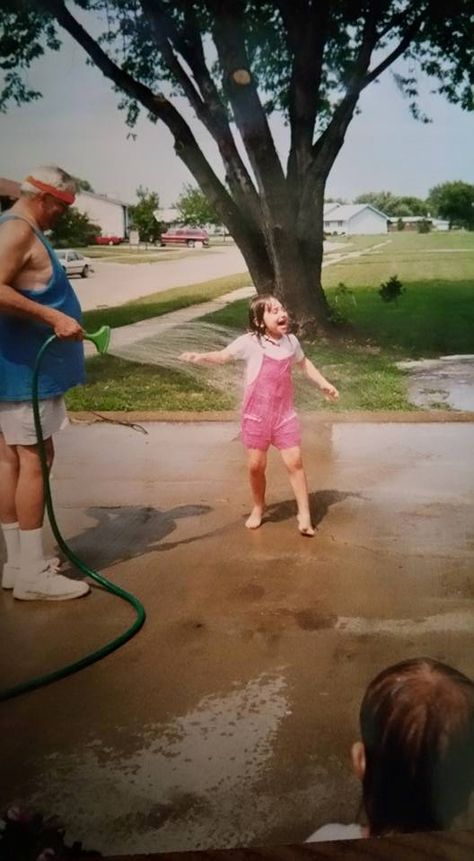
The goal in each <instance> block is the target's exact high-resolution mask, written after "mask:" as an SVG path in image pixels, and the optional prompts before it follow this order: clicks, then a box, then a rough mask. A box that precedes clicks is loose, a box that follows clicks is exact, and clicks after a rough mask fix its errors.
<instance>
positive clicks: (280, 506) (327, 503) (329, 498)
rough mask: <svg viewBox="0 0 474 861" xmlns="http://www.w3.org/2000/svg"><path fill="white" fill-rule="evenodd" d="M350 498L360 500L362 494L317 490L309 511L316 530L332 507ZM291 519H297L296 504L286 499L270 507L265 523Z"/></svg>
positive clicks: (312, 494) (311, 499) (311, 494)
mask: <svg viewBox="0 0 474 861" xmlns="http://www.w3.org/2000/svg"><path fill="white" fill-rule="evenodd" d="M349 497H356V498H358V499H360V497H361V494H360V493H353V492H351V491H343V490H316V491H314V492H313V493H310V494H309V509H310V512H311V520H312V522H313V526H314V527H315V528H317V527H318V526H319V524H320V523H321V522H322V521H323V520H324V518H325V517H326V514H327V513H328V511H329V509H330V507H331V506H332V505H336V504H337V503H338V502H344V500H345V499H347V498H349ZM291 517H296V502H295V500H294V499H285V500H283V502H276V503H274V504H273V505H269V506H268V509H267V511H266V513H265V516H264V518H263V519H264V522H265V521H268V522H270V523H281V522H282V521H283V520H289V519H290V518H291Z"/></svg>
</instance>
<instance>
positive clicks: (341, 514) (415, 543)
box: [0, 422, 474, 854]
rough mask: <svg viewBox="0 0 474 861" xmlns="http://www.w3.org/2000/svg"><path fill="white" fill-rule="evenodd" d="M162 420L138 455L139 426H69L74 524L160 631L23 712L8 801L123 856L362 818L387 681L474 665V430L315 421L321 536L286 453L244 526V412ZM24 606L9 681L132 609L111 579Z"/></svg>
mask: <svg viewBox="0 0 474 861" xmlns="http://www.w3.org/2000/svg"><path fill="white" fill-rule="evenodd" d="M147 429H148V431H149V433H148V435H147V436H146V437H142V436H141V435H140V436H139V435H137V434H135V436H134V440H135V439H139V444H136V443H135V441H134V442H133V445H132V443H131V439H130V434H133V431H129V430H127V429H124V428H110V427H109V428H107V429H105V428H103V427H95V426H94V427H90V428H86V429H84V428H76V429H73V431H72V433H71V435H70V436H69V434H65V435H64V436H63V437H62V436H60V437H59V439H58V457H57V468H56V477H55V496H56V499H59V500H60V504H59V505H58V515H59V519H60V522H61V524H62V525H63V528H64V530H65V534H66V537H69V538H70V539H71V540H72V542H73V545H74V542H75V550H76V552H78V554H79V555H81V554H82V555H84V556H86V554H88V556H89V559H91V561H92V558H95V560H99V559H103V560H105V561H104V563H101V564H99V567H105V569H106V570H104V574H105V575H106V576H110V577H111V579H113V580H115V581H116V582H118V583H120V585H123V586H125V588H128V589H130V590H131V591H134V592H135V593H136V594H137V595H138V596H139V597H140V598H141V599H142V600H143V601H144V603H145V605H146V608H147V612H148V621H147V623H146V625H145V627H144V628H143V630H142V631H141V632H140V635H139V636H138V637H136V638H135V639H134V640H132V641H131V642H130V643H129V644H127V646H126V647H125V648H124V649H121V650H120V651H119V652H117V653H115V654H112V655H110V656H109V657H108V658H107V659H106V660H104V661H102V662H100V663H99V664H97V665H95V666H94V667H91V668H89V669H88V670H86V671H84V672H82V673H80V674H78V675H76V676H74V677H71V678H69V679H66V680H64V681H63V682H62V683H61V684H59V685H55V686H52V687H49V688H46V689H43V690H41V691H37V692H36V693H35V694H34V695H31V696H28V697H23V698H21V699H18V700H17V701H12V702H10V703H6V704H5V705H4V706H3V707H2V710H1V713H0V739H2V741H1V742H0V745H1V751H2V772H3V774H2V778H3V779H2V786H1V787H0V803H1V804H6V803H9V802H10V801H11V800H12V798H14V799H19V800H22V801H23V802H26V803H29V804H33V806H36V807H39V808H41V809H43V810H45V811H46V812H47V813H57V814H59V815H60V816H61V817H62V818H63V820H64V821H65V823H66V824H67V828H68V837H69V836H70V837H71V839H82V840H84V842H86V843H87V844H89V845H94V846H96V847H97V848H98V849H100V850H101V851H103V852H106V851H107V852H109V853H110V852H115V853H117V854H123V853H124V852H127V851H130V852H132V851H137V852H138V851H140V852H147V851H150V852H151V851H160V850H161V851H174V850H181V849H204V848H212V847H213V848H223V847H230V846H236V845H264V844H271V843H273V844H275V843H281V844H284V843H291V842H297V841H302V840H303V839H304V838H305V837H306V836H307V835H308V834H309V833H310V832H311V831H313V830H314V829H315V828H316V827H318V825H321V824H324V822H328V821H334V820H336V821H337V820H339V821H354V816H355V815H356V812H357V807H358V804H359V799H360V791H359V787H358V784H357V782H356V781H355V779H354V778H352V777H351V773H350V767H349V750H350V745H351V743H352V741H353V740H354V739H355V738H356V737H357V714H358V709H359V705H360V699H361V695H362V693H363V690H364V688H365V686H366V684H367V682H368V681H369V679H370V678H372V677H373V675H375V673H376V672H378V671H379V669H381V668H382V667H383V666H386V665H388V664H390V663H393V662H394V661H396V660H401V659H402V658H404V657H407V656H410V655H411V656H413V655H416V654H418V655H419V654H430V655H433V656H434V657H438V658H439V659H440V660H444V661H446V662H447V663H450V664H453V665H454V666H457V667H459V669H461V670H463V671H464V672H467V673H468V674H472V670H473V659H472V649H471V645H472V633H471V632H472V623H473V621H474V619H473V613H472V595H473V588H474V584H473V576H472V571H473V566H472V555H473V539H474V535H473V526H472V502H473V499H474V474H473V468H472V450H473V444H474V428H473V427H471V426H469V425H463V426H461V425H458V426H456V427H454V426H452V425H447V426H446V425H444V426H442V427H438V426H435V425H430V426H416V425H415V426H412V425H411V426H409V427H408V426H405V425H397V426H394V425H378V426H374V427H371V426H356V425H345V426H344V427H342V426H338V425H330V423H329V424H328V425H327V426H325V427H324V428H323V429H321V427H320V425H316V424H315V425H313V424H311V422H309V423H306V425H305V431H304V433H305V437H304V442H305V445H306V449H305V450H306V452H307V454H306V467H307V471H308V478H309V481H310V486H311V505H312V511H313V516H314V517H315V520H316V521H317V523H318V525H319V529H318V532H317V536H316V537H315V538H314V539H313V540H311V541H308V540H305V539H302V538H301V537H300V536H299V534H298V531H297V528H296V524H295V519H294V505H293V502H292V501H291V500H290V499H289V491H288V483H287V476H286V473H285V471H284V470H283V469H282V468H281V465H280V463H279V459H278V456H275V457H273V455H272V456H271V463H270V468H269V479H270V480H269V499H270V502H271V507H270V512H269V513H270V517H269V519H268V520H267V522H266V523H265V524H264V525H263V526H262V528H261V529H259V530H257V531H255V533H250V532H249V531H248V530H246V529H245V528H244V527H243V523H242V521H243V518H244V517H245V514H246V512H247V511H248V489H247V478H246V468H245V461H244V457H243V455H242V452H241V449H240V446H238V445H236V444H235V443H233V442H232V437H233V436H234V435H235V425H234V424H229V425H225V426H222V427H216V426H214V427H210V428H206V427H202V426H200V427H195V426H192V425H188V426H186V427H184V426H179V425H178V426H176V425H173V426H166V425H160V426H153V425H150V426H149V427H148V428H147ZM164 451H166V452H167V453H168V452H169V456H168V455H167V457H166V458H165V457H163V452H164ZM105 452H113V457H112V458H111V459H110V460H108V458H107V457H105V456H104V453H105ZM229 476H231V480H229ZM117 500H123V505H120V506H117ZM272 518H273V519H272ZM170 538H171V540H170ZM79 548H80V551H79ZM88 561H89V560H88ZM107 568H109V569H111V570H109V571H108V570H107ZM0 611H1V613H2V625H1V626H0V674H1V677H2V683H3V680H5V682H8V683H13V682H14V681H16V680H18V677H19V676H20V677H21V678H26V677H28V676H29V675H32V674H33V673H36V672H38V671H41V670H44V669H45V667H48V666H51V665H54V666H56V665H57V664H58V662H62V661H66V660H68V659H69V658H72V657H78V656H79V655H80V654H81V653H84V652H86V651H87V650H92V648H93V647H95V646H96V645H99V644H100V643H103V642H104V640H106V638H107V635H108V634H112V633H118V631H120V630H122V629H123V628H124V627H125V626H126V625H127V624H129V622H130V615H129V611H128V609H127V608H126V607H125V608H124V607H123V606H122V605H121V603H120V602H117V601H116V600H115V599H114V598H113V597H112V596H110V595H107V594H105V593H103V592H101V591H99V590H95V589H94V592H93V594H92V596H91V597H90V598H88V599H87V601H85V602H70V603H69V605H67V606H66V605H64V606H54V607H52V606H48V605H27V606H25V605H22V604H20V603H19V602H13V600H12V598H11V596H10V595H8V594H6V593H4V594H2V595H0ZM12 655H15V660H14V661H12V659H11V656H12Z"/></svg>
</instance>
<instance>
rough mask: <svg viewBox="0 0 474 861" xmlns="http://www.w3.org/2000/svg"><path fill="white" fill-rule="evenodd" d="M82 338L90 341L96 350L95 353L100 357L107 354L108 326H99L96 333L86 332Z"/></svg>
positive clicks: (108, 342) (108, 341)
mask: <svg viewBox="0 0 474 861" xmlns="http://www.w3.org/2000/svg"><path fill="white" fill-rule="evenodd" d="M84 338H87V340H88V341H92V343H93V344H95V346H96V348H97V352H98V353H101V354H102V355H103V354H104V353H106V352H107V350H108V349H109V344H110V326H101V327H100V329H97V332H91V333H90V334H89V333H88V332H85V333H84Z"/></svg>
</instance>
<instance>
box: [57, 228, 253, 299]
mask: <svg viewBox="0 0 474 861" xmlns="http://www.w3.org/2000/svg"><path fill="white" fill-rule="evenodd" d="M131 253H133V251H132V252H131ZM92 266H93V269H94V273H93V274H92V275H91V276H90V277H89V278H85V279H82V278H76V277H74V278H72V279H71V284H72V286H73V287H74V290H75V292H76V293H77V295H78V297H79V301H80V303H81V306H82V310H83V311H90V310H92V309H93V308H107V307H111V306H114V305H122V304H123V303H124V302H130V301H131V300H132V299H139V298H140V297H141V296H147V295H149V294H150V293H157V292H161V291H163V290H168V289H169V288H171V287H185V286H187V285H189V284H198V283H200V282H202V281H209V280H212V279H213V278H221V277H223V276H224V275H234V274H237V273H239V272H246V270H247V266H246V263H245V260H244V258H243V257H242V254H241V253H240V251H239V249H238V248H237V246H236V245H234V244H229V245H219V246H215V247H211V248H199V249H192V250H189V251H187V252H186V253H185V254H183V257H181V258H179V259H176V257H175V256H173V259H171V260H167V259H166V256H165V254H163V259H162V260H159V261H158V262H156V263H106V262H104V261H103V260H93V261H92Z"/></svg>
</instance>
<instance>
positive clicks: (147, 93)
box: [40, 0, 259, 244]
mask: <svg viewBox="0 0 474 861" xmlns="http://www.w3.org/2000/svg"><path fill="white" fill-rule="evenodd" d="M40 5H41V6H42V7H43V8H44V9H45V10H46V11H47V12H48V13H49V14H50V15H52V16H53V17H54V18H55V19H56V20H57V22H58V23H59V24H60V25H61V26H62V27H63V28H64V29H65V30H66V31H67V32H68V33H69V35H70V36H72V38H73V39H74V40H75V41H76V42H77V43H78V44H79V45H81V47H82V48H84V50H85V52H86V53H87V54H88V56H89V57H90V58H91V60H92V61H93V62H94V64H95V65H96V66H97V68H98V69H100V71H101V72H102V73H103V74H104V75H105V76H106V77H107V78H110V80H111V81H113V83H114V84H115V85H116V86H117V87H119V88H120V89H121V90H123V91H124V92H125V93H127V95H129V96H130V97H131V98H133V99H136V100H137V101H139V102H140V103H141V104H142V105H143V106H144V107H145V108H147V110H149V111H150V113H152V114H153V115H154V116H156V117H158V119H160V120H161V121H162V122H164V124H165V125H166V126H167V128H168V129H169V130H170V132H171V134H172V135H173V137H174V140H175V150H176V154H177V155H178V157H179V158H180V159H181V161H182V162H184V164H185V165H186V167H187V168H188V169H189V170H190V171H191V173H192V175H193V176H194V177H195V178H196V180H197V181H198V183H199V185H200V186H201V189H202V190H203V192H204V193H205V194H206V195H207V197H208V198H209V201H210V202H211V204H212V205H213V206H214V208H215V209H216V211H217V212H218V213H219V216H220V218H221V219H222V221H223V223H224V224H226V225H227V227H228V228H229V230H230V232H231V233H232V234H233V236H234V238H235V240H236V242H237V243H238V242H239V238H240V240H241V241H242V243H245V242H246V243H249V241H251V240H252V233H253V232H254V225H253V224H251V225H247V224H246V223H245V219H243V218H242V215H241V213H240V212H239V209H238V207H237V206H236V204H235V203H234V201H233V200H232V198H231V196H230V194H229V193H228V191H227V190H226V188H225V186H224V185H223V184H222V183H221V181H220V180H219V178H218V177H217V176H216V174H215V173H214V171H213V170H212V168H211V166H210V165H209V163H208V162H207V160H206V159H205V157H204V155H203V154H202V152H201V150H200V148H199V146H198V144H197V142H196V140H195V138H194V135H193V133H192V131H191V129H190V128H189V126H188V124H187V123H186V122H185V120H184V119H183V118H182V116H181V115H180V114H179V112H178V111H177V110H176V108H175V107H174V106H173V105H172V104H171V102H169V101H168V100H167V99H166V98H165V96H164V95H163V94H161V93H158V94H154V93H153V92H152V91H151V90H150V89H149V87H146V86H145V85H144V84H142V83H140V82H139V81H137V80H135V78H133V77H132V76H131V75H129V73H128V72H126V71H125V70H124V69H122V68H121V67H120V66H118V65H117V64H116V63H115V62H114V61H113V60H111V59H110V57H108V55H107V54H106V53H105V52H104V51H103V49H102V48H101V46H100V45H98V43H97V42H96V41H95V40H94V39H93V38H92V37H91V36H90V35H89V33H88V32H87V31H86V30H85V29H84V27H82V25H81V24H79V22H78V21H77V20H76V19H75V18H74V17H73V16H72V15H71V13H70V12H69V10H68V9H67V8H66V6H65V4H64V2H62V0H40ZM258 239H259V237H258V236H254V237H253V240H252V241H253V243H254V244H257V243H258Z"/></svg>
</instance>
